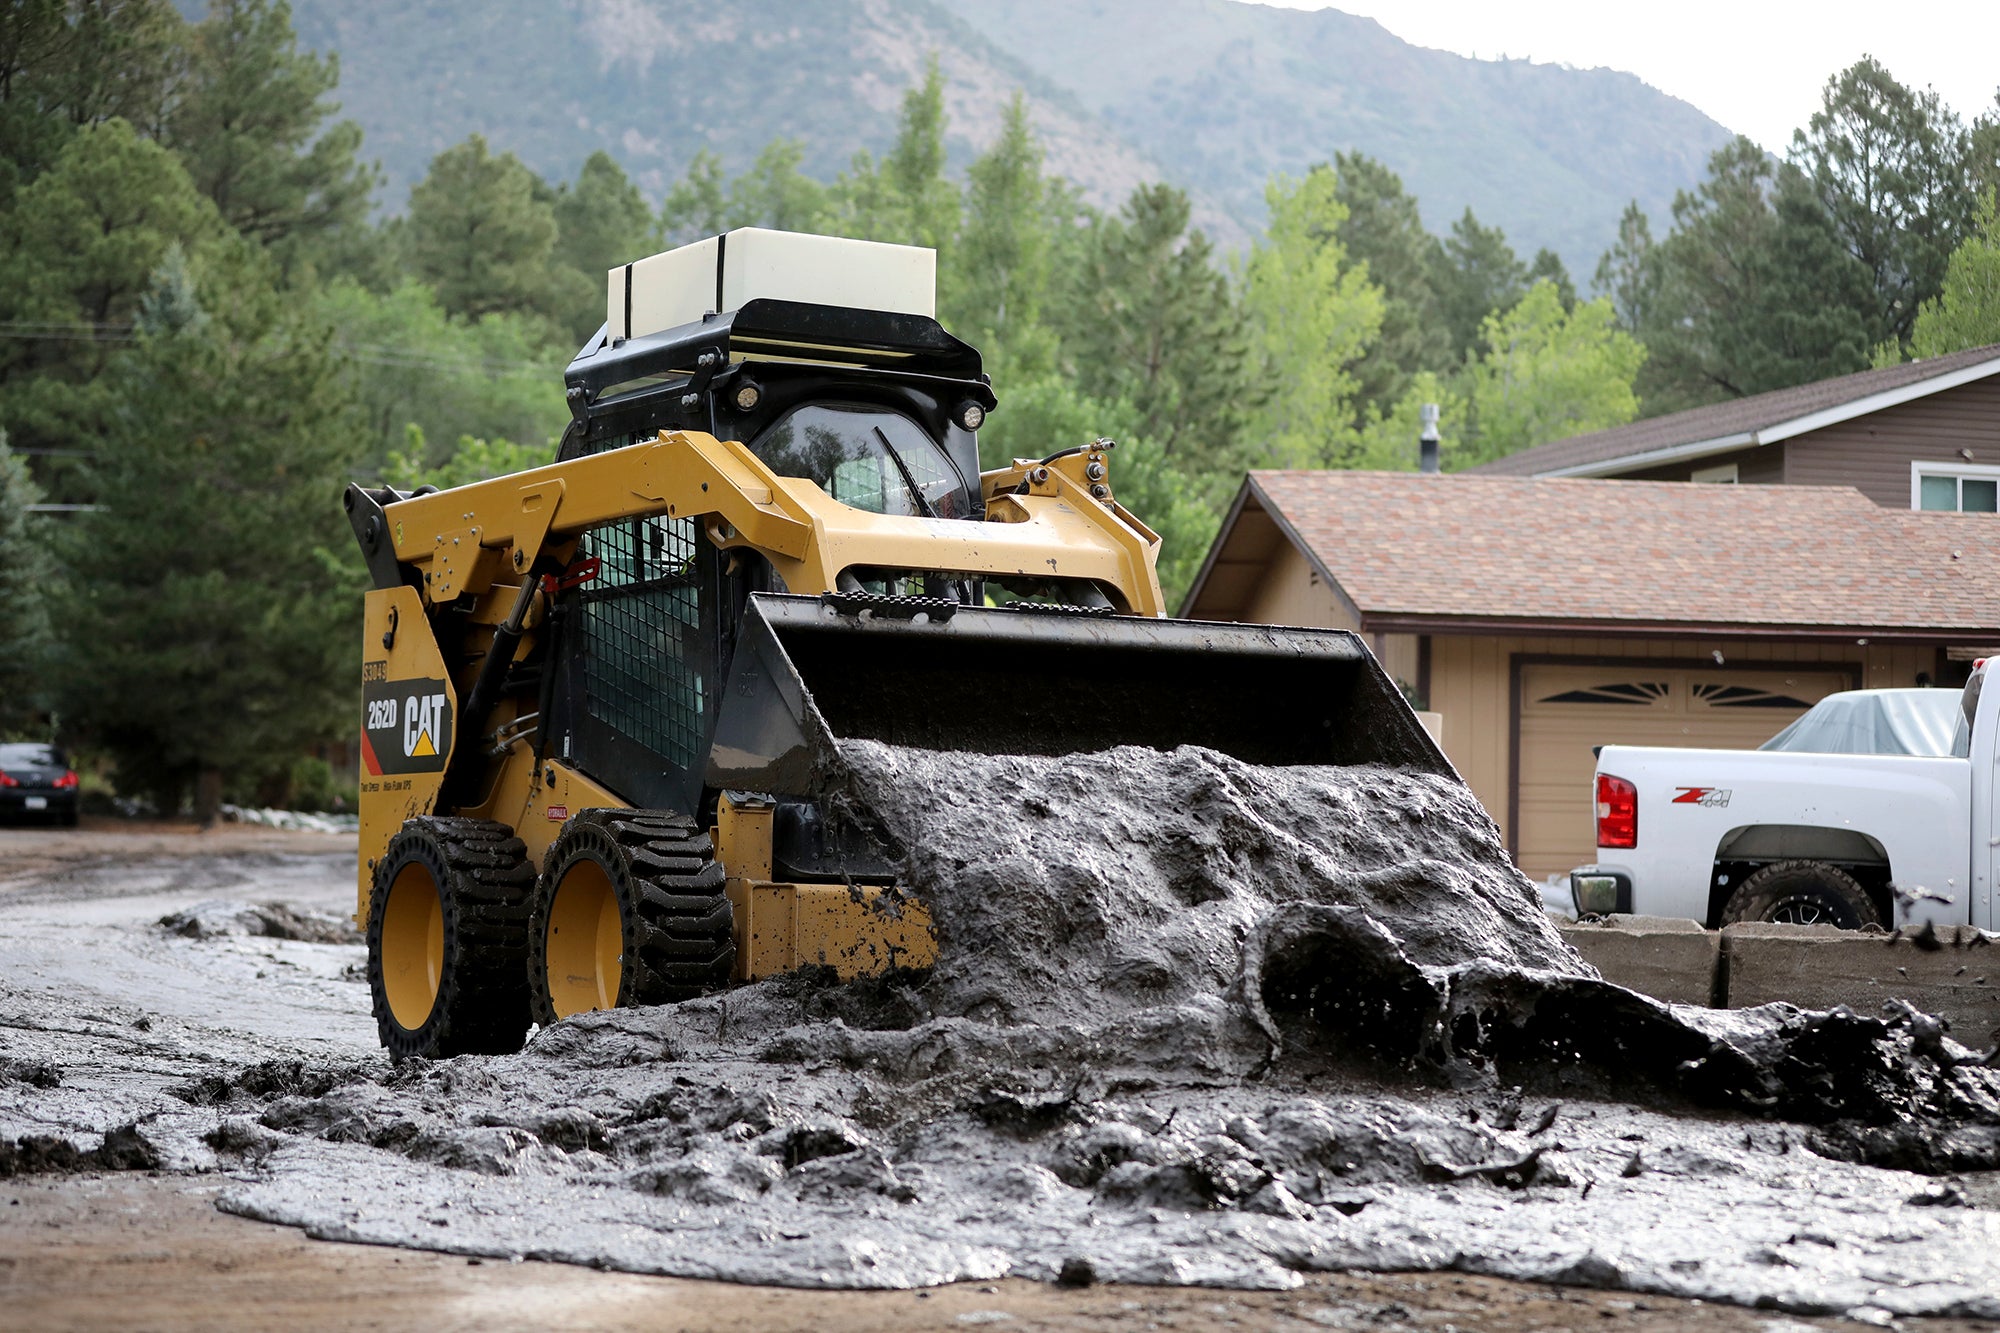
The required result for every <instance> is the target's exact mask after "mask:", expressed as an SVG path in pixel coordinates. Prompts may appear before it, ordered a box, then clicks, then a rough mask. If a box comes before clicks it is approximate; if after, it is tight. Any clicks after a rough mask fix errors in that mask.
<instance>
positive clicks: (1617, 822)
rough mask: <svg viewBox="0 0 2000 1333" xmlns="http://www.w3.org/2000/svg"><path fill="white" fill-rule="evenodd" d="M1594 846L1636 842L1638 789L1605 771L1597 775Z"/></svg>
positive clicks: (1637, 838)
mask: <svg viewBox="0 0 2000 1333" xmlns="http://www.w3.org/2000/svg"><path fill="white" fill-rule="evenodd" d="M1597 845H1598V846H1599V847H1637V846H1638V845H1639V789H1638V788H1637V787H1635V786H1633V785H1632V784H1631V783H1629V782H1627V781H1626V780H1625V779H1623V778H1614V777H1612V776H1611V775H1610V774H1609V773H1599V774H1598V775H1597Z"/></svg>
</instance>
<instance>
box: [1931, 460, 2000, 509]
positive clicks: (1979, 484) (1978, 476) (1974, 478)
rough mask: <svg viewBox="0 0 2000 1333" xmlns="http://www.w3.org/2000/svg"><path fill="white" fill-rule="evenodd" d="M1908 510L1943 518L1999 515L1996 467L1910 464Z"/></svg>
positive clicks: (1999, 488)
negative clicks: (1933, 511) (1925, 510)
mask: <svg viewBox="0 0 2000 1333" xmlns="http://www.w3.org/2000/svg"><path fill="white" fill-rule="evenodd" d="M1910 508H1912V509H1930V510H1936V511H1938V512H1941V513H1947V514H1992V513H1996V512H2000V467H1988V466H1983V465H1980V464H1976V463H1912V464H1910Z"/></svg>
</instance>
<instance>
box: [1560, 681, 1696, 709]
mask: <svg viewBox="0 0 2000 1333" xmlns="http://www.w3.org/2000/svg"><path fill="white" fill-rule="evenodd" d="M1667 693H1668V689H1667V683H1666V682H1665V681H1652V680H1637V681H1613V682H1611V683H1610V684H1606V685H1586V686H1584V687H1583V688H1582V689H1578V690H1564V691H1563V692H1562V693H1560V694H1551V695H1549V696H1548V697H1546V698H1543V699H1537V700H1535V702H1536V703H1538V704H1651V703H1658V702H1661V701H1663V700H1665V699H1666V697H1667Z"/></svg>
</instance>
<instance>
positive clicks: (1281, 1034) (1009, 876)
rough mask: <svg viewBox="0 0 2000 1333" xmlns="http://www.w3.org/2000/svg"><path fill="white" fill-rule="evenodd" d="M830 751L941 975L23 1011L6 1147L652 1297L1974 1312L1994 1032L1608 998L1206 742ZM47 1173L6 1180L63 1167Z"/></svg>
mask: <svg viewBox="0 0 2000 1333" xmlns="http://www.w3.org/2000/svg"><path fill="white" fill-rule="evenodd" d="M845 758H846V761H847V764H848V768H849V772H848V774H847V777H846V785H845V798H846V805H847V808H848V810H849V812H850V813H851V814H852V815H853V816H854V817H856V818H861V819H865V820H866V821H868V822H870V823H871V824H873V825H874V827H875V831H876V833H877V834H878V836H880V837H881V838H882V839H884V840H885V841H887V842H888V843H889V844H890V845H891V846H892V847H893V848H894V849H895V851H896V853H897V855H898V857H899V858H900V861H901V863H902V865H903V868H904V874H905V879H906V883H907V885H908V888H909V890H910V891H911V892H913V893H915V894H918V895H920V896H921V897H922V898H923V899H924V900H925V901H926V903H927V904H928V906H929V908H930V910H931V913H932V916H933V919H934V920H935V921H936V922H937V925H938V929H939V932H940V961H939V965H938V966H937V967H936V968H935V969H934V970H932V971H931V972H930V973H928V974H923V975H915V974H906V975H892V976H889V977H884V978H876V979H872V980H867V981H863V982H857V983H853V984H851V985H845V986H843V985H837V984H833V983H832V982H831V980H830V979H829V978H824V977H814V976H796V977H788V978H782V979H778V980H775V981H770V982H764V983H759V984H756V985H752V986H746V987H742V988H738V989H736V990H732V991H730V992H728V993H726V994H721V995H716V996H711V997H708V998H705V999H702V1000H697V1001H692V1002H688V1003H685V1004H681V1005H676V1006H669V1007H663V1008H659V1009H651V1010H628V1011H618V1012H611V1013H600V1014H592V1015H586V1016H581V1017H579V1018H575V1019H572V1020H569V1021H567V1022H564V1023H561V1024H558V1025H556V1026H555V1027H553V1028H550V1029H547V1030H545V1031H543V1032H541V1033H540V1034H538V1035H537V1036H536V1037H535V1038H534V1040H533V1041H532V1042H531V1043H530V1044H529V1046H528V1048H527V1049H526V1050H524V1051H522V1052H521V1053H520V1054H518V1055H513V1056H505V1057H490V1058H488V1057H464V1058H460V1059H457V1060H453V1061H446V1062H440V1063H436V1064H429V1063H423V1062H412V1063H409V1064H405V1065H402V1066H399V1067H393V1068H392V1067H391V1066H390V1065H389V1064H388V1063H387V1062H386V1061H385V1060H383V1059H382V1058H381V1057H379V1056H355V1055H351V1054H350V1055H345V1056H343V1055H340V1054H338V1053H337V1052H332V1051H328V1052H314V1051H294V1052H288V1053H285V1054H284V1055H283V1057H282V1058H276V1059H273V1058H268V1047H267V1048H266V1049H267V1057H266V1058H263V1059H260V1060H254V1061H244V1060H240V1059H239V1060H234V1061H232V1060H231V1059H230V1058H229V1057H228V1053H227V1052H221V1053H215V1052H201V1053H200V1055H201V1058H197V1053H196V1051H195V1049H194V1048H195V1047H196V1046H198V1044H199V1043H200V1042H201V1041H202V1035H201V1033H200V1031H199V1030H198V1029H197V1028H195V1027H192V1026H188V1025H183V1024H179V1023H159V1024H155V1025H153V1026H152V1028H151V1029H150V1030H148V1031H146V1032H144V1033H137V1034H135V1033H133V1032H132V1031H130V1030H129V1027H126V1028H121V1026H120V1024H121V1023H125V1024H128V1025H129V1024H130V1023H132V1022H134V1021H137V1020H134V1019H131V1018H130V1017H128V1016H126V1015H122V1014H106V1015H99V1016H98V1017H100V1018H101V1019H102V1022H101V1023H98V1024H90V1023H81V1022H80V1020H77V1019H76V1018H75V1017H74V1016H72V1018H71V1019H70V1020H66V1021H65V1022H63V1023H53V1024H50V1025H49V1027H50V1030H51V1031H53V1030H55V1029H58V1028H59V1029H61V1032H62V1036H61V1037H60V1038H59V1039H58V1038H56V1037H54V1036H51V1037H50V1038H49V1039H48V1040H30V1041H25V1042H22V1041H20V1040H19V1038H20V1037H21V1035H22V1032H23V1029H20V1028H15V1029H11V1030H10V1031H9V1036H10V1038H13V1039H15V1041H14V1044H16V1045H19V1046H21V1047H23V1049H19V1050H17V1051H10V1052H9V1054H10V1055H12V1056H14V1058H15V1059H16V1060H17V1061H18V1062H19V1067H20V1068H22V1069H25V1070H29V1071H31V1072H32V1071H33V1070H35V1069H38V1068H41V1067H42V1066H48V1067H49V1068H51V1069H52V1070H54V1071H55V1072H56V1073H57V1075H58V1079H57V1082H56V1084H55V1085H54V1086H47V1082H48V1081H47V1080H46V1079H41V1080H39V1081H37V1079H36V1078H35V1077H28V1078H19V1077H16V1078H12V1079H9V1078H7V1077H5V1076H4V1074H5V1071H4V1070H0V1112H4V1113H0V1129H4V1127H6V1126H8V1125H15V1126H26V1127H30V1128H34V1129H35V1130H36V1132H38V1133H41V1134H42V1135H43V1136H44V1137H47V1136H48V1135H49V1133H50V1131H49V1128H48V1127H49V1126H52V1125H61V1126H68V1127H69V1129H68V1130H67V1131H66V1132H65V1133H64V1134H60V1135H57V1136H56V1137H60V1138H62V1139H63V1141H64V1142H66V1143H68V1144H69V1145H70V1148H71V1150H72V1151H73V1152H74V1153H76V1154H77V1155H79V1156H80V1157H81V1156H84V1155H87V1154H90V1153H98V1152H105V1151H111V1152H114V1153H116V1152H122V1151H124V1149H123V1148H122V1146H121V1145H124V1144H125V1143H127V1142H128V1140H136V1141H137V1142H139V1143H141V1144H143V1145H144V1146H145V1149H146V1151H147V1152H149V1153H150V1154H151V1156H152V1161H153V1163H155V1164H157V1165H160V1166H165V1167H169V1168H174V1169H220V1170H224V1171H227V1172H230V1173H232V1174H233V1175H234V1176H235V1178H236V1181H237V1183H235V1184H234V1185H232V1186H231V1187H229V1188H228V1189H226V1190H225V1192H224V1194H223V1196H222V1204H221V1206H222V1207H224V1208H225V1209H227V1210H229V1211H232V1212H236V1213H239V1214H241V1215H244V1216H248V1217H254V1218H260V1219H264V1220H268V1221H274V1222H281V1223H286V1224H289V1225H294V1226H300V1227H304V1228H306V1229H307V1230H308V1231H309V1232H311V1233H312V1234H314V1235H320V1236H325V1237H329V1238H335V1239H344V1240H360V1241H369V1242H375V1243H383V1244H393V1245H404V1246H414V1247H420V1248H425V1249H436V1250H445V1251H449V1252H454V1253H464V1254H467V1255H479V1256H513V1255H523V1256H532V1257H537V1258H551V1259H559V1260H565V1261H569V1262H575V1263H584V1264H593V1265H598V1266H604V1267H615V1268H623V1269H629V1270H632V1271H635V1272H654V1273H669V1274H676V1275H682V1276H692V1277H720V1278H728V1279H732V1280H737V1281H745V1282H760V1283H774V1284H780V1285H792V1286H807V1287H811V1286H821V1287H876V1288H881V1287H899V1286H917V1285H924V1284H932V1283H940V1282H948V1281H953V1280H958V1279H967V1278H982V1279H985V1278H995V1277H1000V1276H1004V1275H1014V1276H1024V1277H1030V1278H1036V1279H1041V1280H1045V1281H1058V1280H1060V1281H1065V1282H1069V1283H1085V1282H1094V1281H1122V1282H1153V1283H1178V1284H1200V1285H1212V1286H1234V1287H1263V1288H1282V1287H1286V1286H1290V1285H1294V1284H1296V1283H1297V1282H1299V1281H1300V1275H1301V1274H1302V1273H1308V1272H1314V1271H1325V1270H1333V1269H1342V1268H1363V1269H1417V1270H1454V1271H1460V1272H1470V1273H1481V1274H1490V1275H1495V1276H1506V1277H1516V1278H1527V1279H1533V1280H1541V1281H1551V1282H1560V1283H1567V1284H1573V1285H1584V1286H1596V1287H1623V1288H1630V1289H1633V1290H1636V1291H1643V1292H1658V1293H1663V1294H1674V1295H1681V1296H1695V1297H1702V1298H1705V1299H1722V1300H1728V1301H1733V1302H1738V1303H1742V1304H1751V1305H1759V1306H1764V1307H1768V1308H1775V1309H1781V1310H1787V1311H1793V1312H1798V1313H1828V1312H1843V1313H1855V1314H1859V1315H1861V1316H1862V1317H1866V1318H1882V1317H1886V1316H1887V1315H1890V1314H1917V1313H1949V1314H1961V1315H1970V1316H1977V1317H2000V1245H1996V1244H1995V1242H1996V1240H2000V1220H1997V1215H1996V1214H1995V1213H1993V1212H1990V1211H1988V1210H1986V1209H1983V1208H1979V1207H1975V1206H1972V1204H1973V1203H1975V1202H1976V1201H1978V1200H1979V1199H1981V1198H1985V1197H1987V1196H1988V1193H1989V1191H1986V1190H1985V1189H1984V1186H1983V1184H1982V1183H1981V1182H1983V1181H1984V1180H1985V1177H1983V1176H1979V1177H1953V1176H1951V1175H1950V1174H1948V1173H1954V1172H1975V1171H1984V1170H1986V1169H1988V1168H1990V1167H1991V1166H1992V1165H1993V1164H1994V1159H1995V1140H1996V1132H2000V1096H1996V1093H2000V1079H1996V1076H1995V1074H1994V1073H1993V1072H1992V1071H1990V1070H1989V1069H1988V1068H1986V1066H1985V1064H1984V1061H1983V1058H1982V1057H1981V1056H1980V1055H1979V1054H1977V1053H1975V1052H1971V1051H1968V1050H1966V1049H1965V1048H1963V1047H1960V1046H1958V1045H1957V1044H1956V1043H1954V1042H1952V1041H1951V1039H1950V1038H1949V1037H1948V1036H1947V1035H1945V1034H1944V1033H1942V1032H1941V1031H1939V1030H1938V1029H1937V1027H1936V1025H1935V1024H1934V1023H1933V1022H1931V1021H1930V1020H1929V1019H1927V1018H1926V1017H1925V1016H1923V1015H1920V1014H1915V1013H1911V1012H1903V1013H1900V1014H1896V1015H1892V1016H1888V1017H1883V1018H1877V1017H1871V1016H1861V1015H1854V1014H1849V1013H1845V1012H1841V1011H1836V1012H1835V1013H1833V1014H1812V1013H1805V1012H1802V1011H1799V1010H1796V1009H1792V1008H1790V1007H1788V1006H1768V1007H1766V1008H1764V1009H1759V1010H1749V1011H1740V1012H1713V1011H1706V1010H1695V1009H1686V1008H1678V1007H1675V1008H1670V1007H1668V1006H1665V1005H1661V1004H1658V1003H1656V1002H1653V1001H1651V1000H1648V999H1645V998H1644V997H1641V996H1637V995H1634V994H1632V993H1631V992H1628V991H1624V990H1621V989H1619V988H1617V987H1615V986H1611V985H1609V984H1607V983H1605V982H1603V981H1602V980H1601V979H1599V978H1598V977H1597V976H1596V975H1595V973H1594V972H1593V971H1592V970H1591V969H1590V968H1589V967H1588V966H1587V965H1585V964H1583V963H1582V962H1581V961H1580V960H1579V959H1578V958H1577V957H1576V955H1575V954H1574V953H1573V952H1572V951H1571V950H1570V949H1569V948H1568V946H1567V945H1566V944H1564V943H1563V941H1562V940H1561V938H1560V937H1559V936H1558V935H1557V934H1556V933H1555V931H1554V930H1553V929H1551V928H1550V926H1549V924H1548V922H1547V920H1546V918H1545V916H1544V915H1543V914H1542V912H1541V910H1540V907H1539V903H1538V901H1537V899H1536V897H1535V891H1534V889H1533V887H1532V886H1531V885H1530V884H1529V883H1528V882H1527V881H1526V880H1525V879H1523V878H1522V877H1521V876H1519V875H1518V874H1517V873H1516V872H1514V871H1513V870H1512V869H1511V867H1510V866H1509V865H1508V863H1507V860H1506V858H1505V856H1504V853H1503V852H1502V850H1501V848H1500V846H1499V842H1498V838H1497V833H1496V831H1495V829H1494V827H1493V825H1492V823H1491V821H1490V820H1488V819H1487V817H1486V815H1485V814H1484V812H1483V811H1481V810H1480V808H1479V807H1478V805H1477V804H1476V803H1475V802H1474V800H1473V798H1472V797H1471V795H1470V794H1469V792H1467V791H1466V790H1465V789H1464V788H1463V787H1461V786H1459V785H1457V784H1455V783H1452V782H1449V781H1445V780H1440V779H1436V778H1432V777H1429V776H1425V775H1419V774H1412V773H1408V772H1402V771H1396V770H1390V769H1376V768H1341V769H1281V770H1274V769H1258V768H1253V767H1250V766H1246V765H1243V764H1240V763H1237V762H1235V761H1233V760H1230V759H1227V758H1225V757H1223V756H1220V755H1216V754H1213V753H1210V752H1206V751H1199V750H1183V751H1179V752H1176V753H1173V754H1161V753H1158V752H1154V751H1148V750H1138V749H1125V750H1114V751H1109V752H1104V753H1100V754H1094V755H1083V756H1073V757H1069V758H1064V759H1026V758H1012V757H994V756H970V755H942V754H931V753H925V752H916V751H907V750H895V749H890V748H887V747H881V746H873V745H865V744H857V745H852V746H850V747H848V748H847V751H846V754H845ZM886 910H891V911H893V910H897V904H896V903H895V902H894V901H893V900H891V901H889V902H888V903H887V905H886ZM209 915H210V916H213V917H216V918H218V919H233V914H232V913H230V912H228V911H222V910H219V909H218V910H216V911H212V912H211V913H210V914H209ZM156 929H158V931H159V934H160V935H161V937H162V938H163V939H168V940H170V942H171V945H172V947H174V948H183V949H200V948H225V947H240V945H239V944H238V943H236V942H233V941H232V939H231V938H230V937H229V936H227V935H226V934H225V935H221V936H210V937H207V938H195V939H191V938H189V937H187V936H182V935H172V934H171V932H170V931H169V930H168V929H167V928H156ZM271 947H276V946H275V945H274V946H271ZM289 947H291V948H293V949H307V948H314V947H330V946H312V945H303V944H301V945H291V946H289ZM4 998H6V1000H7V1002H8V1004H9V1005H10V1006H11V1005H12V1004H13V1003H14V1000H13V997H11V996H7V997H4ZM79 1029H81V1030H82V1035H81V1036H79ZM133 1041H136V1042H137V1044H138V1047H139V1049H140V1050H141V1051H143V1052H144V1054H143V1056H142V1057H141V1060H142V1062H150V1067H151V1068H152V1069H153V1070H154V1071H155V1072H154V1074H153V1076H152V1079H151V1081H150V1082H147V1081H146V1080H144V1079H139V1080H136V1081H130V1082H128V1083H127V1084H126V1085H125V1086H123V1087H120V1086H118V1085H117V1084H116V1083H115V1081H110V1080H107V1079H105V1078H104V1077H103V1076H102V1075H101V1074H95V1075H92V1076H90V1077H87V1078H83V1079H77V1078H73V1077H72V1076H71V1072H70V1071H71V1064H70V1063H68V1062H67V1061H73V1060H75V1059H76V1058H77V1057H76V1052H77V1049H78V1043H79V1042H81V1043H82V1045H83V1047H85V1048H88V1049H89V1050H90V1051H92V1052H94V1053H95V1055H96V1057H97V1058H99V1059H100V1060H101V1059H106V1058H110V1053H111V1051H112V1048H113V1047H115V1046H117V1045H118V1044H119V1043H121V1042H133ZM92 1043H95V1044H96V1045H95V1046H93V1045H92ZM59 1046H67V1047H68V1048H69V1050H68V1051H67V1052H65V1051H61V1050H57V1049H55V1048H56V1047H59ZM13 1067H14V1066H9V1067H8V1068H13ZM96 1067H97V1066H95V1065H92V1066H91V1068H93V1069H95V1068H96ZM78 1127H87V1128H78ZM12 1132H13V1133H14V1135H15V1137H14V1139H13V1142H14V1144H15V1151H16V1155H17V1159H18V1157H19V1154H20V1151H21V1147H20V1145H21V1144H22V1142H23V1141H24V1140H23V1138H22V1137H21V1135H20V1133H19V1131H18V1130H16V1131H12ZM106 1145H110V1148H109V1149H107V1146H106ZM38 1151H42V1157H41V1158H39V1159H37V1160H38V1161H39V1162H41V1163H43V1164H42V1165H21V1164H18V1162H17V1167H16V1169H24V1170H25V1169H43V1170H53V1169H62V1168H61V1167H60V1166H59V1165H49V1164H47V1163H48V1161H49V1160H50V1158H49V1153H48V1152H47V1151H45V1150H38ZM60 1155H61V1154H60V1152H57V1153H55V1156H60ZM1926 1173H1927V1174H1926Z"/></svg>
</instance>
